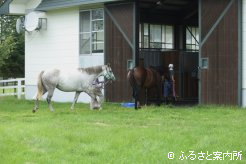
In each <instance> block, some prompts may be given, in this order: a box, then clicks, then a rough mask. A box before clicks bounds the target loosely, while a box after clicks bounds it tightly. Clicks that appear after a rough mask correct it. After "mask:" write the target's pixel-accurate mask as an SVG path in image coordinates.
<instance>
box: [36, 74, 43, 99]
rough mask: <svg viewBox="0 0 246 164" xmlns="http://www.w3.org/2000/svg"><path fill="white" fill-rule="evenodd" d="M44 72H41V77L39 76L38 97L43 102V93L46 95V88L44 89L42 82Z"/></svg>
mask: <svg viewBox="0 0 246 164" xmlns="http://www.w3.org/2000/svg"><path fill="white" fill-rule="evenodd" d="M43 73H44V71H41V72H40V74H39V76H38V91H37V95H36V99H38V100H41V99H42V96H43V93H44V87H43V82H42V75H43Z"/></svg>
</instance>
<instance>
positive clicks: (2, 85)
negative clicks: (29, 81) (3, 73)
mask: <svg viewBox="0 0 246 164" xmlns="http://www.w3.org/2000/svg"><path fill="white" fill-rule="evenodd" d="M24 94H25V79H24V78H18V79H10V80H0V96H9V95H17V97H18V99H20V98H21V95H24Z"/></svg>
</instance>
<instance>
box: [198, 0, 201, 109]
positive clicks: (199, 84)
mask: <svg viewBox="0 0 246 164" xmlns="http://www.w3.org/2000/svg"><path fill="white" fill-rule="evenodd" d="M201 18H202V0H199V2H198V19H199V20H198V21H199V41H200V42H201V40H202V37H201V36H202V35H201V34H202V32H201V31H202V20H201ZM201 50H202V44H199V59H198V103H199V104H201V103H202V102H201V77H202V75H201V71H202V69H201V57H202V51H201Z"/></svg>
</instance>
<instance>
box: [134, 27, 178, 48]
mask: <svg viewBox="0 0 246 164" xmlns="http://www.w3.org/2000/svg"><path fill="white" fill-rule="evenodd" d="M151 25H154V26H155V25H158V26H160V28H161V42H159V44H161V47H160V48H156V49H174V26H173V25H167V24H150V23H144V22H143V23H141V24H140V29H139V35H140V36H139V47H140V48H150V49H155V48H154V47H152V46H151V44H154V43H155V42H151V36H152V34H151V30H150V27H151ZM145 27H147V28H148V29H147V31H145ZM167 27H171V28H172V40H171V43H169V42H167V33H166V32H167ZM145 32H146V33H145ZM146 37H147V38H148V43H147V45H144V44H145V42H144V40H145V38H146ZM156 43H158V42H156ZM169 47H171V48H169Z"/></svg>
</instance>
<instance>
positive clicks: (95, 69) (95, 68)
mask: <svg viewBox="0 0 246 164" xmlns="http://www.w3.org/2000/svg"><path fill="white" fill-rule="evenodd" d="M78 70H79V71H81V72H86V73H88V74H98V73H100V72H102V66H101V65H100V66H93V67H87V68H78Z"/></svg>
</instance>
